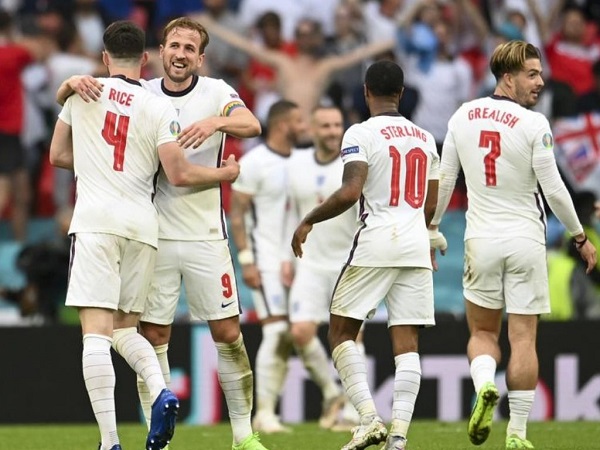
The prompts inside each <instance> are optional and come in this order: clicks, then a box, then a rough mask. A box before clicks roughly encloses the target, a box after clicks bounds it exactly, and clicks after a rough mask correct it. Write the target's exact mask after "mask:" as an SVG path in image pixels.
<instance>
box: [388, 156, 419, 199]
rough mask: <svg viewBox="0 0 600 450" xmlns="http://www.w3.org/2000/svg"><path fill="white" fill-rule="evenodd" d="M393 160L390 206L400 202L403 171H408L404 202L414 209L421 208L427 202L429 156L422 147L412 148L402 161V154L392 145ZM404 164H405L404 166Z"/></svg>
mask: <svg viewBox="0 0 600 450" xmlns="http://www.w3.org/2000/svg"><path fill="white" fill-rule="evenodd" d="M389 151H390V158H392V179H391V183H390V206H398V204H399V202H400V195H401V192H400V180H401V176H400V175H401V171H402V170H403V169H404V170H406V175H405V181H404V201H405V202H406V203H408V204H409V205H410V206H412V207H413V208H415V209H416V208H420V207H421V205H423V202H424V201H425V183H426V182H427V179H426V178H427V155H426V154H425V152H424V151H423V149H421V148H420V147H414V148H411V149H410V150H409V151H408V152H407V153H406V155H405V157H404V161H402V154H401V153H400V152H399V151H398V149H397V148H396V147H394V146H393V145H390V147H389ZM403 162H404V164H403Z"/></svg>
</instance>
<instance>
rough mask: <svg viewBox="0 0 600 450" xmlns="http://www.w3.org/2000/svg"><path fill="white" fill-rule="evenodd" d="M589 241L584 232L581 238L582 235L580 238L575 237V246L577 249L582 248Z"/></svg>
mask: <svg viewBox="0 0 600 450" xmlns="http://www.w3.org/2000/svg"><path fill="white" fill-rule="evenodd" d="M587 241H588V238H587V235H585V234H584V235H583V238H581V237H579V239H577V238H573V245H574V246H575V248H576V249H577V250H581V249H582V248H583V246H584V245H585V243H586V242H587Z"/></svg>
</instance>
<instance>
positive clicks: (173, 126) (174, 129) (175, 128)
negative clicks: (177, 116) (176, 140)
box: [169, 120, 181, 136]
mask: <svg viewBox="0 0 600 450" xmlns="http://www.w3.org/2000/svg"><path fill="white" fill-rule="evenodd" d="M169 131H170V132H171V134H172V135H173V136H179V133H181V125H179V122H177V121H176V120H174V121H172V122H171V123H170V124H169Z"/></svg>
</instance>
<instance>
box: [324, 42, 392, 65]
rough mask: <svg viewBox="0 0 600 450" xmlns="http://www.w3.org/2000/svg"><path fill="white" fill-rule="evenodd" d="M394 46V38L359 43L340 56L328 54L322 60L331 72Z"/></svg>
mask: <svg viewBox="0 0 600 450" xmlns="http://www.w3.org/2000/svg"><path fill="white" fill-rule="evenodd" d="M395 46H396V41H395V40H386V41H381V42H374V43H372V44H366V45H361V46H360V47H357V48H355V49H354V50H353V51H351V52H349V53H346V54H344V55H340V56H330V57H328V58H326V59H325V60H323V64H325V66H326V68H327V69H328V70H330V71H331V72H336V71H339V70H343V69H346V68H347V67H351V66H353V65H355V64H358V63H360V62H363V61H364V60H366V59H369V58H372V57H374V56H377V55H379V54H381V53H384V52H387V51H389V50H392V49H393V48H394V47H395Z"/></svg>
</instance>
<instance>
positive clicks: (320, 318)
mask: <svg viewBox="0 0 600 450" xmlns="http://www.w3.org/2000/svg"><path fill="white" fill-rule="evenodd" d="M339 276H340V271H339V270H334V271H325V270H318V269H315V268H314V267H309V266H308V265H307V264H302V262H299V263H298V265H297V266H296V274H295V275H294V283H293V284H292V288H291V289H290V322H314V323H328V322H329V306H330V305H331V296H332V295H333V288H334V287H335V283H336V282H337V280H338V278H339Z"/></svg>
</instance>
